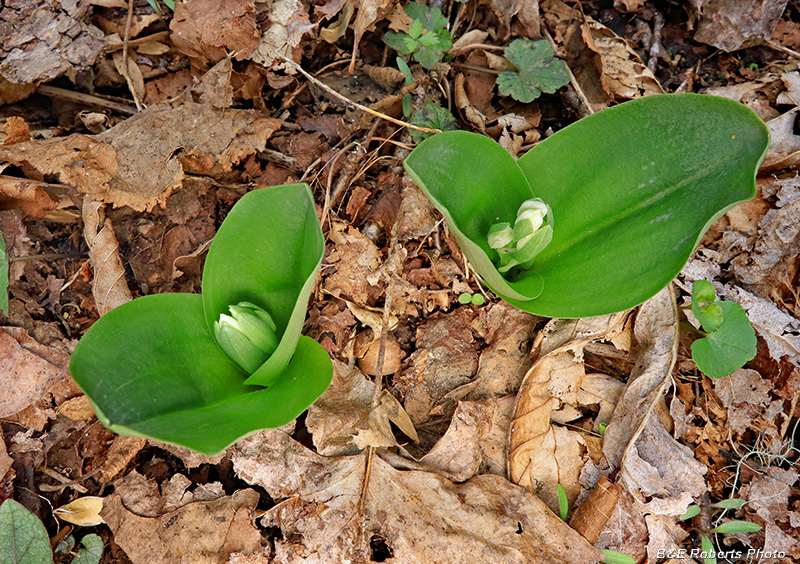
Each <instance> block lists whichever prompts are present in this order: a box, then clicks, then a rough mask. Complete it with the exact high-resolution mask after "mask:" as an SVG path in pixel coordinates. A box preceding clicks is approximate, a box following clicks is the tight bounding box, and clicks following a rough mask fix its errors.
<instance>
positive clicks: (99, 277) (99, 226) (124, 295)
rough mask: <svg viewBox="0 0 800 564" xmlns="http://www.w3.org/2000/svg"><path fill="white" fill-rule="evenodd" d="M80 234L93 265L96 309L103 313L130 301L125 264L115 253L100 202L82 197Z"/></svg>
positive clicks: (116, 248) (115, 244)
mask: <svg viewBox="0 0 800 564" xmlns="http://www.w3.org/2000/svg"><path fill="white" fill-rule="evenodd" d="M82 214H83V224H84V225H83V234H84V239H86V244H87V246H88V247H89V260H91V262H92V267H93V269H94V278H93V279H92V295H93V296H94V301H95V304H96V306H97V312H98V313H99V314H100V315H105V314H106V313H108V312H109V311H111V310H112V309H114V308H115V307H117V306H121V305H122V304H124V303H127V302H129V301H131V299H132V297H133V296H132V295H131V291H130V289H129V288H128V283H127V282H126V280H125V267H124V266H122V259H121V258H120V256H119V243H118V242H117V236H116V235H115V234H114V226H113V225H111V220H110V219H108V218H107V217H105V214H104V213H103V204H101V203H99V202H93V201H91V200H89V199H88V198H85V199H84V200H83V210H82Z"/></svg>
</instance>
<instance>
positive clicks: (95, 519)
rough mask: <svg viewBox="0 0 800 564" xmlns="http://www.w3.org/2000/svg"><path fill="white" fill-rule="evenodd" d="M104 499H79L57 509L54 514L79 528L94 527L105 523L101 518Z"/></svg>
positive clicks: (94, 497) (89, 497) (86, 497)
mask: <svg viewBox="0 0 800 564" xmlns="http://www.w3.org/2000/svg"><path fill="white" fill-rule="evenodd" d="M104 499H105V498H102V497H97V496H92V495H87V496H84V497H79V498H78V499H76V500H75V501H71V502H69V503H68V504H66V505H62V506H61V507H58V508H56V509H55V510H54V511H53V513H55V514H56V515H57V516H58V518H59V519H61V520H62V521H66V522H67V523H72V524H73V525H78V526H79V527H94V526H96V525H101V524H103V523H105V521H103V518H102V517H100V510H101V509H103V500H104Z"/></svg>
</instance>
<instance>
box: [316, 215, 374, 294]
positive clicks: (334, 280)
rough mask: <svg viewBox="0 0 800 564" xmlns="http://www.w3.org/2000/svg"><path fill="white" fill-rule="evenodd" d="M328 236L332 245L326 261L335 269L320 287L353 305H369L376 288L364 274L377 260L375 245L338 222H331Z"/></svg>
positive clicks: (357, 232)
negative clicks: (353, 303) (346, 299)
mask: <svg viewBox="0 0 800 564" xmlns="http://www.w3.org/2000/svg"><path fill="white" fill-rule="evenodd" d="M328 236H329V237H330V239H331V241H333V243H334V245H335V246H334V248H333V251H332V252H331V254H330V255H329V256H328V258H327V261H326V262H327V263H328V264H330V265H332V266H334V267H335V270H334V271H333V272H332V273H331V274H328V275H327V276H325V277H324V278H323V280H322V288H323V289H324V290H326V291H327V292H330V293H331V294H332V295H333V296H336V297H346V298H348V299H349V300H351V301H353V302H355V304H356V305H359V306H365V305H371V304H372V303H374V297H375V293H376V288H374V287H373V286H372V284H370V282H369V281H368V280H367V276H368V275H370V274H371V273H373V272H375V271H376V270H377V269H378V266H379V265H380V263H381V260H380V253H379V252H378V247H377V246H376V245H375V243H373V242H372V241H371V240H370V239H369V237H367V236H366V235H364V234H362V233H361V232H360V231H358V230H357V229H354V228H353V227H348V226H347V225H346V224H345V223H342V222H334V223H333V224H332V225H331V229H330V232H329V233H328ZM331 270H332V269H331ZM326 272H330V270H326Z"/></svg>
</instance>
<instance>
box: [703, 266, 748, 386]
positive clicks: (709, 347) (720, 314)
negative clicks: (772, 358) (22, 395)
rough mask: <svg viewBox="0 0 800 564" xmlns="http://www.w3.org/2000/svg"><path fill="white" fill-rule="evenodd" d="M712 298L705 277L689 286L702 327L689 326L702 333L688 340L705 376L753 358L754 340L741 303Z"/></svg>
mask: <svg viewBox="0 0 800 564" xmlns="http://www.w3.org/2000/svg"><path fill="white" fill-rule="evenodd" d="M716 298H717V292H716V290H714V287H713V286H712V285H711V283H710V282H708V281H707V280H698V281H697V282H695V283H694V285H693V286H692V313H693V314H694V316H695V317H696V318H697V320H698V321H699V322H700V325H701V327H702V330H698V329H695V328H693V327H692V328H691V329H692V330H693V331H695V332H697V333H699V334H701V335H702V336H703V337H702V338H701V339H697V340H696V341H694V342H693V343H692V359H693V360H694V361H695V363H696V364H697V367H698V368H699V369H700V371H701V372H703V374H705V375H706V376H709V377H711V378H722V377H723V376H727V375H728V374H730V373H732V372H733V371H735V370H738V369H739V368H741V367H742V366H744V364H745V363H746V362H748V361H750V360H753V359H754V358H755V356H756V352H757V350H756V345H757V341H756V333H755V331H754V330H753V326H752V325H751V324H750V320H749V319H748V318H747V314H746V313H745V312H744V310H743V309H742V306H740V305H739V304H737V303H735V302H727V301H725V302H723V301H718V300H717V299H716Z"/></svg>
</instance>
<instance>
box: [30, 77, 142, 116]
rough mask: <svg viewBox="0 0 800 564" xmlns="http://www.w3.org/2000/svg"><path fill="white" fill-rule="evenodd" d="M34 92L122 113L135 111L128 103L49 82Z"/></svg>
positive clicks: (133, 112)
mask: <svg viewBox="0 0 800 564" xmlns="http://www.w3.org/2000/svg"><path fill="white" fill-rule="evenodd" d="M36 93H37V94H41V95H42V96H47V97H48V98H57V99H59V100H67V101H70V102H76V103H78V104H86V105H90V106H100V107H103V108H108V109H109V110H115V111H117V112H120V113H123V114H130V115H133V114H135V113H136V108H133V107H131V106H130V105H128V104H121V103H119V102H115V101H113V100H108V99H106V98H104V97H101V96H98V95H96V94H84V93H83V92H75V91H73V90H66V89H64V88H58V87H57V86H50V85H49V84H42V85H41V86H40V87H39V88H37V89H36Z"/></svg>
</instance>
